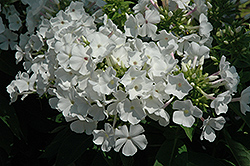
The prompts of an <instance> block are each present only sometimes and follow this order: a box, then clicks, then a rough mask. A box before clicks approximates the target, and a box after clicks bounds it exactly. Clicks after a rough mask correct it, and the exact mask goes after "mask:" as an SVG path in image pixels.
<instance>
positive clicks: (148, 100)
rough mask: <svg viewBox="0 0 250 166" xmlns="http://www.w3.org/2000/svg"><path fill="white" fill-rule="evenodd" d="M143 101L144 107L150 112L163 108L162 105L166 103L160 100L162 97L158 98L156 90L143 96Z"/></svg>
mask: <svg viewBox="0 0 250 166" xmlns="http://www.w3.org/2000/svg"><path fill="white" fill-rule="evenodd" d="M155 93H156V92H155ZM143 102H144V108H145V109H146V110H147V111H148V113H150V114H152V113H154V112H155V111H157V110H159V109H161V108H162V106H163V105H164V103H163V102H162V101H161V100H160V98H157V96H155V95H154V91H152V92H151V94H149V95H148V96H146V97H143Z"/></svg>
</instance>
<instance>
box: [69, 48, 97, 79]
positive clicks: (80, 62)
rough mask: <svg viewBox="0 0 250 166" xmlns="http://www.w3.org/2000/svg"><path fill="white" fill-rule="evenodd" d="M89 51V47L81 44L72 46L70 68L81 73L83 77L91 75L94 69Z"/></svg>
mask: <svg viewBox="0 0 250 166" xmlns="http://www.w3.org/2000/svg"><path fill="white" fill-rule="evenodd" d="M88 49H89V48H88V47H84V46H83V45H81V44H77V45H73V46H72V52H71V57H70V59H69V66H70V67H71V68H72V69H73V70H75V71H79V73H80V74H82V75H87V74H89V73H90V72H91V70H92V68H93V63H92V59H91V57H90V56H89V55H88V54H87V51H88Z"/></svg>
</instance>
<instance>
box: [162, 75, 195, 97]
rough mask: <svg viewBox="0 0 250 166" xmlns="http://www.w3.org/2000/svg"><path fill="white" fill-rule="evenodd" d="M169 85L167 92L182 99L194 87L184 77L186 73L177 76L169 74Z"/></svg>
mask: <svg viewBox="0 0 250 166" xmlns="http://www.w3.org/2000/svg"><path fill="white" fill-rule="evenodd" d="M166 81H167V85H166V89H165V92H166V93H167V94H173V95H174V96H177V97H178V99H182V98H183V97H185V96H186V95H187V94H188V92H189V91H190V90H192V89H193V87H192V86H191V85H190V84H189V83H188V81H187V80H186V79H185V78H184V74H183V73H180V74H178V75H176V76H173V75H170V74H169V75H168V76H167V79H166Z"/></svg>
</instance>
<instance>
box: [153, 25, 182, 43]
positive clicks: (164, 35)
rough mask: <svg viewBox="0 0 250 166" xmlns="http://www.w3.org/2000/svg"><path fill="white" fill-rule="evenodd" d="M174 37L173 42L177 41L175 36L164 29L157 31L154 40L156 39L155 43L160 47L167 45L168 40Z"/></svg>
mask: <svg viewBox="0 0 250 166" xmlns="http://www.w3.org/2000/svg"><path fill="white" fill-rule="evenodd" d="M172 39H174V41H175V43H177V39H178V38H177V37H176V36H174V35H173V34H172V33H168V32H167V31H166V30H165V29H164V30H161V31H159V34H157V35H156V37H155V38H154V40H155V41H158V42H157V44H158V45H159V46H160V47H167V46H168V45H169V41H170V40H172Z"/></svg>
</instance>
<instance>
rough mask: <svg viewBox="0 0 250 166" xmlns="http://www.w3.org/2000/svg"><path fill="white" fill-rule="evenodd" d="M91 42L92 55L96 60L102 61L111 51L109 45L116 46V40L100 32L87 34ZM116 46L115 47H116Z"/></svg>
mask: <svg viewBox="0 0 250 166" xmlns="http://www.w3.org/2000/svg"><path fill="white" fill-rule="evenodd" d="M87 39H88V41H89V42H90V44H89V46H90V48H91V50H92V51H91V56H92V57H93V58H95V59H94V61H95V62H101V61H102V60H103V58H104V57H105V56H106V55H107V54H108V53H110V52H109V47H111V45H112V46H114V42H113V41H112V40H110V39H109V38H108V37H107V36H105V35H104V34H102V33H100V32H95V33H92V34H90V35H89V36H87ZM114 48H115V47H113V49H114Z"/></svg>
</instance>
